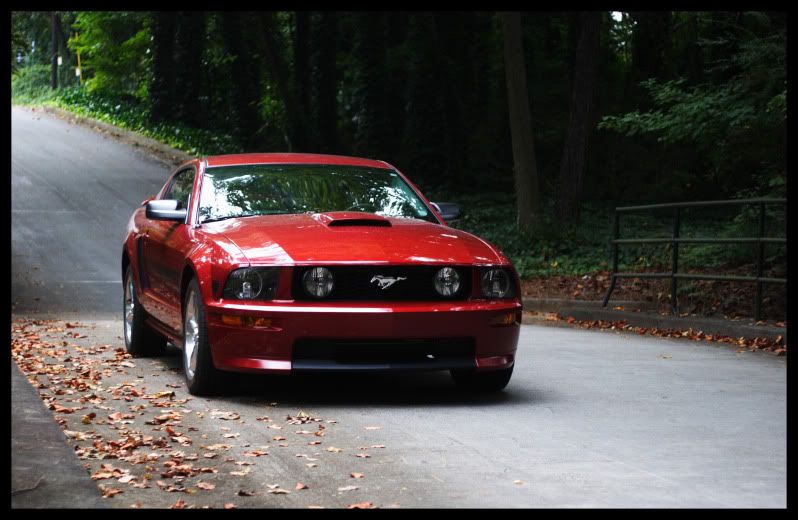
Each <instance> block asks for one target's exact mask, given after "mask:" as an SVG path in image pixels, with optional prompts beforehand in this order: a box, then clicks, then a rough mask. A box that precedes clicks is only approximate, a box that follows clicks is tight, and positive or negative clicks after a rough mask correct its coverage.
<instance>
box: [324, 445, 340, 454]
mask: <svg viewBox="0 0 798 520" xmlns="http://www.w3.org/2000/svg"><path fill="white" fill-rule="evenodd" d="M325 451H329V452H331V453H339V452H342V451H344V450H343V449H342V448H336V447H335V446H330V447H329V448H327V449H326V450H325Z"/></svg>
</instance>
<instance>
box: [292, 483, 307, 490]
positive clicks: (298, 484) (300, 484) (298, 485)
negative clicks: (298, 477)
mask: <svg viewBox="0 0 798 520" xmlns="http://www.w3.org/2000/svg"><path fill="white" fill-rule="evenodd" d="M294 489H296V490H300V489H308V486H307V484H303V483H302V482H297V483H296V486H295V487H294Z"/></svg>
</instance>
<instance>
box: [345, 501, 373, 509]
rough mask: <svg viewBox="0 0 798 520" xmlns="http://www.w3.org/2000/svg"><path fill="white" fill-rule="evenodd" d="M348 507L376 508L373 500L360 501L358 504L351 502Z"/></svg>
mask: <svg viewBox="0 0 798 520" xmlns="http://www.w3.org/2000/svg"><path fill="white" fill-rule="evenodd" d="M346 508H347V509H374V504H373V503H371V502H358V503H357V504H349V505H348V506H346Z"/></svg>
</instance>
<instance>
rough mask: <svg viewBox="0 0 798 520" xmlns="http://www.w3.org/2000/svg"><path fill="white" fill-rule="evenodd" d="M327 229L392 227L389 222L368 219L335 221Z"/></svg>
mask: <svg viewBox="0 0 798 520" xmlns="http://www.w3.org/2000/svg"><path fill="white" fill-rule="evenodd" d="M327 227H391V222H390V221H389V220H375V219H366V218H360V219H358V218H351V219H342V220H333V221H331V222H330V223H329V224H327Z"/></svg>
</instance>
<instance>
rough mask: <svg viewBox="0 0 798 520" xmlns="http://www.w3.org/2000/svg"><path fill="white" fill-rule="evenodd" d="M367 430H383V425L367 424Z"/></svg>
mask: <svg viewBox="0 0 798 520" xmlns="http://www.w3.org/2000/svg"><path fill="white" fill-rule="evenodd" d="M366 429H367V430H381V429H382V426H366Z"/></svg>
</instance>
